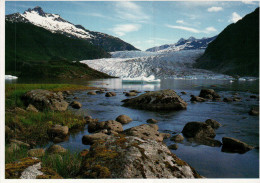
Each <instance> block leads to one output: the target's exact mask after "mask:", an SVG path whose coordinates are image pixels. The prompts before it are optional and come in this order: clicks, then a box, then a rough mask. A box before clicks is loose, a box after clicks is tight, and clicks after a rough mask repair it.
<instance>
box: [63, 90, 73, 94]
mask: <svg viewBox="0 0 260 183" xmlns="http://www.w3.org/2000/svg"><path fill="white" fill-rule="evenodd" d="M63 93H64V94H65V95H72V92H71V91H68V90H67V91H64V92H63Z"/></svg>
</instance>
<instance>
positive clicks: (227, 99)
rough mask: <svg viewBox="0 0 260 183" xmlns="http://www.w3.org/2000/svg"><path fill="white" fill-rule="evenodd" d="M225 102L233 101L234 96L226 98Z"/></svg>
mask: <svg viewBox="0 0 260 183" xmlns="http://www.w3.org/2000/svg"><path fill="white" fill-rule="evenodd" d="M223 102H233V99H232V98H224V99H223Z"/></svg>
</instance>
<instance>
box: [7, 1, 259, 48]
mask: <svg viewBox="0 0 260 183" xmlns="http://www.w3.org/2000/svg"><path fill="white" fill-rule="evenodd" d="M35 6H40V7H42V8H43V10H44V11H45V12H47V13H55V14H59V15H61V17H63V18H64V19H66V20H68V21H70V22H71V23H73V24H81V25H83V26H84V27H85V28H86V29H89V30H92V31H99V32H103V33H107V34H110V35H113V36H116V37H119V38H121V39H122V40H124V41H126V42H128V43H130V44H132V45H134V46H135V47H137V48H139V49H141V50H145V49H147V48H150V47H153V46H159V45H162V44H172V43H175V42H177V41H178V40H179V39H180V38H189V37H190V36H193V37H195V38H202V37H212V36H215V35H217V34H218V33H220V32H221V31H222V30H223V29H224V28H225V27H226V26H227V25H229V24H231V23H234V22H236V21H237V20H239V19H241V18H242V17H243V16H245V15H246V14H248V13H250V12H252V11H254V10H255V9H256V8H257V7H258V6H259V2H254V1H237V2H234V1H233V2H229V1H198V2H195V1H192V2H191V1H189V2H188V1H178V2H177V1H164V2H158V1H150V2H149V1H146V2H144V1H130V2H123V1H111V2H110V1H105V2H100V1H99V2H98V1H96V2H95V1H92V2H91V1H85V2H83V1H67V2H64V1H63V2H62V1H56V2H55V1H40V2H35V1H27V2H26V1H24V2H22V1H20V2H15V1H7V2H6V4H5V10H6V12H5V14H11V13H16V12H20V13H23V12H24V11H25V10H27V9H28V8H34V7H35Z"/></svg>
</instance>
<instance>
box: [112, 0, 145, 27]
mask: <svg viewBox="0 0 260 183" xmlns="http://www.w3.org/2000/svg"><path fill="white" fill-rule="evenodd" d="M115 12H116V16H117V17H118V18H120V19H123V20H129V21H134V22H146V21H147V20H149V19H150V16H148V15H147V14H145V13H144V12H143V10H142V8H141V7H140V6H138V5H137V4H136V3H134V2H129V1H118V2H116V3H115Z"/></svg>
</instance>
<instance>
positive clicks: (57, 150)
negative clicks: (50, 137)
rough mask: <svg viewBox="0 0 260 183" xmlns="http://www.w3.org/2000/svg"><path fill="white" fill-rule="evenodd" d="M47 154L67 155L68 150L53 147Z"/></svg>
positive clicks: (57, 146) (58, 146)
mask: <svg viewBox="0 0 260 183" xmlns="http://www.w3.org/2000/svg"><path fill="white" fill-rule="evenodd" d="M46 152H47V153H49V154H59V153H66V152H67V149H65V148H63V147H61V146H60V145H52V146H50V147H49V148H48V149H47V151H46Z"/></svg>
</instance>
